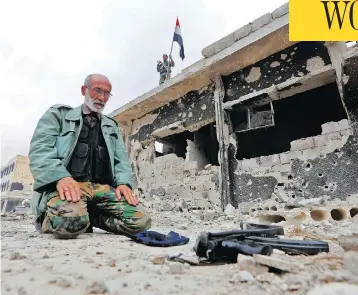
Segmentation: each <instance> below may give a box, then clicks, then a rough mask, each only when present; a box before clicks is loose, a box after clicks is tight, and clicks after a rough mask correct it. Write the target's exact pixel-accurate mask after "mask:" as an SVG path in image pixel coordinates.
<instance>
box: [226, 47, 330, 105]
mask: <svg viewBox="0 0 358 295" xmlns="http://www.w3.org/2000/svg"><path fill="white" fill-rule="evenodd" d="M293 53H294V54H293ZM282 55H286V56H289V58H285V59H282ZM329 65H331V59H330V56H329V53H328V49H327V47H326V46H325V45H324V44H323V43H321V42H303V43H299V44H296V45H293V46H291V47H288V48H287V49H285V50H282V51H280V52H277V53H275V54H273V55H271V56H269V57H267V58H265V59H263V60H261V61H259V62H257V63H255V64H253V65H251V66H248V67H246V68H244V69H242V70H239V71H237V72H235V73H233V74H231V75H228V76H225V77H223V83H224V87H225V90H226V97H225V102H227V101H233V100H236V99H239V98H240V97H243V96H245V95H249V94H253V93H255V92H259V91H261V90H263V89H268V88H270V87H272V86H273V85H279V84H280V83H283V82H285V81H288V80H291V79H294V78H296V79H297V78H300V77H302V76H307V75H310V74H312V73H317V72H318V71H319V70H320V69H322V68H324V67H325V66H329ZM291 84H292V83H291ZM290 86H292V85H290Z"/></svg>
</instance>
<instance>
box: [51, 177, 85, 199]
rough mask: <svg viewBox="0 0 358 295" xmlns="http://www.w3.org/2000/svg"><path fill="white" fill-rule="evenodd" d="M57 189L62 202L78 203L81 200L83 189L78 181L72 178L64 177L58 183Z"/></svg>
mask: <svg viewBox="0 0 358 295" xmlns="http://www.w3.org/2000/svg"><path fill="white" fill-rule="evenodd" d="M56 189H57V191H58V192H59V194H60V199H61V200H62V201H64V200H67V201H68V202H75V203H76V202H78V201H79V200H81V189H80V186H79V184H78V182H77V181H76V180H74V179H73V178H72V177H64V178H62V179H60V180H59V181H58V182H57V185H56Z"/></svg>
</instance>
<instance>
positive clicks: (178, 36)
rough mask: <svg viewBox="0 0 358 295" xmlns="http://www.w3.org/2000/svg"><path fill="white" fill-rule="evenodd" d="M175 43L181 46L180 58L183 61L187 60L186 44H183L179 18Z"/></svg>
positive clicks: (174, 38)
mask: <svg viewBox="0 0 358 295" xmlns="http://www.w3.org/2000/svg"><path fill="white" fill-rule="evenodd" d="M173 42H178V44H179V46H180V52H179V56H180V58H181V59H182V60H183V59H184V58H185V55H184V44H183V38H182V36H181V29H180V24H179V19H178V18H177V22H176V25H175V31H174V37H173Z"/></svg>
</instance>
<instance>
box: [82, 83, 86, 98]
mask: <svg viewBox="0 0 358 295" xmlns="http://www.w3.org/2000/svg"><path fill="white" fill-rule="evenodd" d="M81 93H82V95H83V96H85V95H86V86H84V85H83V86H82V87H81Z"/></svg>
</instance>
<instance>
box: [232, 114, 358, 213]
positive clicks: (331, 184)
mask: <svg viewBox="0 0 358 295" xmlns="http://www.w3.org/2000/svg"><path fill="white" fill-rule="evenodd" d="M305 143H307V144H305ZM312 143H313V146H312ZM233 146H234V144H233ZM357 150H358V143H357V139H356V138H354V137H353V136H352V130H351V129H350V127H349V124H348V121H347V120H346V119H345V120H341V121H339V122H328V123H325V124H323V125H322V134H321V135H318V136H314V137H309V138H304V139H300V140H296V141H294V142H292V143H291V151H289V152H286V153H281V154H275V155H270V156H266V157H259V158H252V159H244V160H242V161H237V163H236V169H235V171H234V179H235V180H234V183H233V186H234V188H235V189H234V191H235V194H234V195H235V205H236V206H238V205H239V204H240V206H241V207H242V208H245V210H244V211H245V212H247V211H250V208H251V207H257V206H256V203H260V204H261V205H262V204H266V203H267V204H266V205H265V207H267V208H270V207H272V208H276V209H277V208H278V207H280V206H279V205H280V203H284V204H297V203H298V202H299V201H302V200H303V199H310V198H313V199H314V198H315V197H321V196H325V198H326V200H329V199H340V200H345V199H346V198H347V197H348V196H349V195H352V194H355V193H357V187H358V170H357V169H356V167H357V165H358V153H357V152H356V151H357ZM252 202H256V203H252ZM250 203H252V204H251V205H250ZM262 206H264V205H262Z"/></svg>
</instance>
